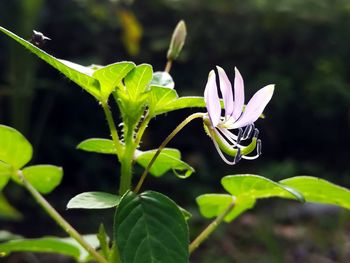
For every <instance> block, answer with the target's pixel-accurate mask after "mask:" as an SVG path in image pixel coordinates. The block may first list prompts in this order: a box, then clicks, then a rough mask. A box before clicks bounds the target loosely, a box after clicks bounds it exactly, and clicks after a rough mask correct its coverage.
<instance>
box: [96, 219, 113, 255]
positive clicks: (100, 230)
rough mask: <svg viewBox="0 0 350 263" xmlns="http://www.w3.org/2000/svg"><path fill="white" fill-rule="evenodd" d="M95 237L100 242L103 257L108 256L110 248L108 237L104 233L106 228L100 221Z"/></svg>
mask: <svg viewBox="0 0 350 263" xmlns="http://www.w3.org/2000/svg"><path fill="white" fill-rule="evenodd" d="M97 239H98V241H99V242H100V248H101V250H102V253H103V256H104V257H105V258H109V256H110V248H109V245H108V242H109V238H108V235H107V233H106V229H105V227H104V225H103V224H102V223H101V224H100V226H99V228H98V234H97Z"/></svg>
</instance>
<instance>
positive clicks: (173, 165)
mask: <svg viewBox="0 0 350 263" xmlns="http://www.w3.org/2000/svg"><path fill="white" fill-rule="evenodd" d="M156 152H157V150H150V151H145V152H142V151H137V152H136V162H137V163H138V164H139V165H141V166H142V167H144V168H146V167H147V166H148V164H149V162H150V161H151V159H152V158H153V156H154V155H155V153H156ZM169 170H173V172H174V173H175V175H176V176H178V177H180V178H187V177H189V176H190V175H191V174H192V173H193V172H194V169H193V168H192V167H191V166H190V165H188V164H187V163H185V162H183V161H181V153H180V151H179V150H177V149H171V148H165V149H163V150H162V151H161V152H160V154H159V155H158V157H157V159H156V160H155V162H154V163H153V165H152V166H151V169H150V170H149V172H150V173H151V174H152V175H154V176H157V177H159V176H162V175H163V174H165V173H166V172H167V171H169ZM180 171H181V173H183V174H180V173H179V172H180Z"/></svg>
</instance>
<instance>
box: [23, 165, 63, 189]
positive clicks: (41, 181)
mask: <svg viewBox="0 0 350 263" xmlns="http://www.w3.org/2000/svg"><path fill="white" fill-rule="evenodd" d="M22 172H23V175H24V177H25V178H26V179H27V180H28V182H30V183H31V184H32V185H33V187H34V188H35V189H37V190H38V191H39V192H40V193H42V194H47V193H50V192H51V191H52V190H54V189H55V188H56V187H57V186H58V185H59V184H60V183H61V180H62V176H63V169H62V168H61V167H58V166H54V165H43V164H41V165H33V166H28V167H26V168H24V169H23V170H22Z"/></svg>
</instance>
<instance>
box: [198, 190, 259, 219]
mask: <svg viewBox="0 0 350 263" xmlns="http://www.w3.org/2000/svg"><path fill="white" fill-rule="evenodd" d="M233 200H234V201H235V206H234V208H233V210H232V211H231V212H230V213H229V214H228V215H227V216H226V217H225V218H224V221H225V222H231V221H232V220H234V219H235V218H237V217H238V216H239V215H240V214H242V213H243V212H244V211H246V210H248V209H251V208H253V207H254V205H255V200H256V199H255V198H252V197H249V196H247V195H242V196H239V197H237V198H236V197H234V196H232V195H228V194H204V195H201V196H198V197H197V198H196V202H197V204H198V206H199V211H200V212H201V214H202V215H203V216H204V217H206V218H213V217H217V216H219V215H221V214H223V213H224V212H225V211H226V209H227V208H228V207H229V206H230V204H231V202H232V201H233Z"/></svg>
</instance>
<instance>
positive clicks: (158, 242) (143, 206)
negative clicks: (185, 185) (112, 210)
mask: <svg viewBox="0 0 350 263" xmlns="http://www.w3.org/2000/svg"><path fill="white" fill-rule="evenodd" d="M114 229H115V233H114V238H115V239H116V241H117V244H118V248H119V253H120V256H121V261H122V262H123V263H131V262H132V263H141V262H147V263H159V262H167V263H188V260H189V252H188V244H189V234H188V227H187V224H186V221H185V218H184V216H183V215H182V213H181V211H180V210H179V208H178V206H177V205H176V204H175V203H174V202H173V201H172V200H171V199H169V198H168V197H166V196H164V195H162V194H160V193H157V192H153V191H147V192H144V193H142V194H140V195H136V194H134V193H132V192H128V193H127V194H126V195H124V196H123V198H122V200H121V201H120V204H119V206H118V209H117V212H116V215H115V218H114Z"/></svg>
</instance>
